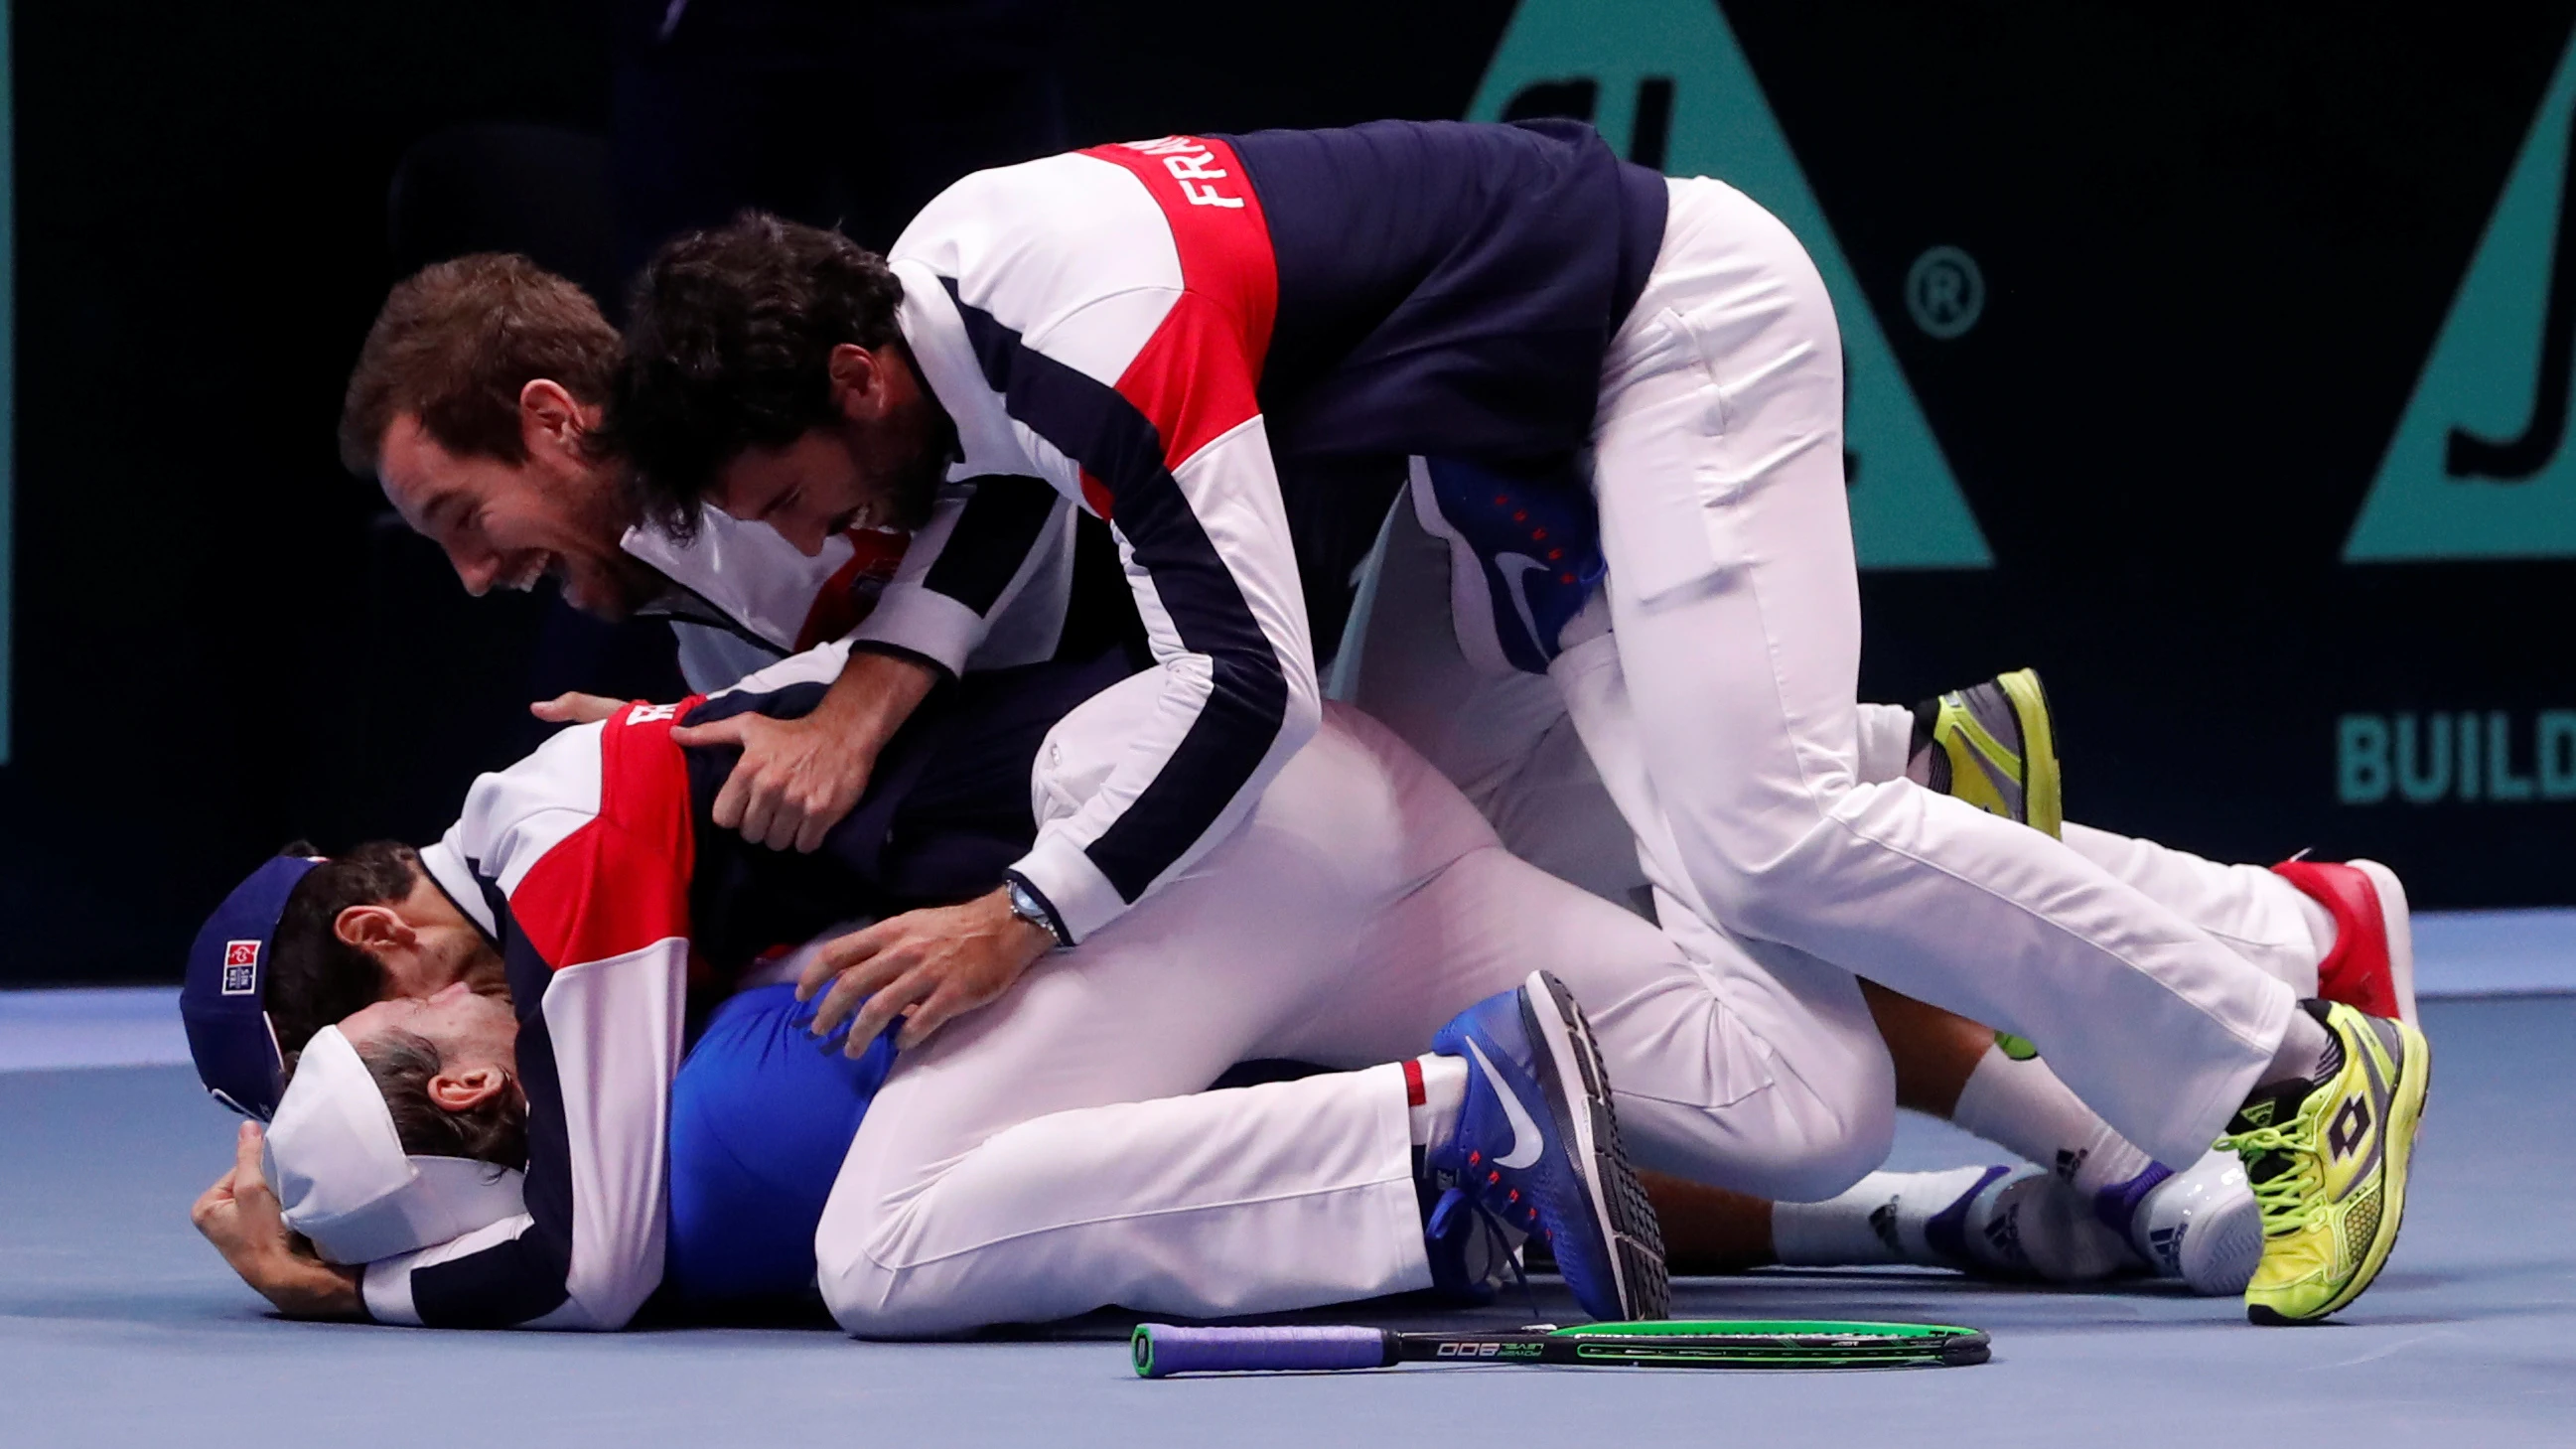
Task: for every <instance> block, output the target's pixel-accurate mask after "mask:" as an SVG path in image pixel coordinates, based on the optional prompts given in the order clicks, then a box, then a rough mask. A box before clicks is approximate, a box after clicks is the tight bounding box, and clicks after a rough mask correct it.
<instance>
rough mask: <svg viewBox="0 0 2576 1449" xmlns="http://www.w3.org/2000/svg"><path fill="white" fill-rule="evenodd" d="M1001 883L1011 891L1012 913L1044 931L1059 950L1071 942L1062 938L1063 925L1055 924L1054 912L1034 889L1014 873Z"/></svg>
mask: <svg viewBox="0 0 2576 1449" xmlns="http://www.w3.org/2000/svg"><path fill="white" fill-rule="evenodd" d="M1002 884H1003V886H1004V887H1005V888H1006V889H1008V890H1009V891H1010V893H1011V914H1012V915H1014V916H1017V917H1018V918H1020V919H1021V920H1023V921H1026V922H1028V923H1029V924H1030V925H1032V926H1035V927H1037V928H1038V929H1039V930H1041V931H1044V932H1046V933H1047V939H1048V940H1050V941H1053V942H1055V944H1056V949H1057V950H1059V951H1060V950H1063V949H1064V948H1065V947H1067V946H1070V945H1072V944H1073V943H1072V942H1071V941H1068V940H1066V939H1065V938H1064V927H1062V926H1059V925H1057V924H1056V919H1055V912H1053V911H1051V910H1048V909H1047V903H1046V902H1045V901H1043V900H1040V899H1038V893H1037V892H1036V891H1033V890H1030V889H1029V888H1028V886H1027V885H1026V884H1024V883H1022V881H1021V880H1020V878H1019V877H1018V876H1015V875H1014V876H1005V877H1003V880H1002Z"/></svg>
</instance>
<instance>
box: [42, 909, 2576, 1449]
mask: <svg viewBox="0 0 2576 1449" xmlns="http://www.w3.org/2000/svg"><path fill="white" fill-rule="evenodd" d="M2562 959H2563V958H2562ZM55 1010H56V1011H57V1014H58V1015H59V1014H62V1013H63V1012H65V1011H67V1010H68V1008H67V1007H64V1006H63V1005H62V1004H61V1003H60V1002H57V1003H56V1007H55ZM31 1013H32V1014H33V1015H38V1016H41V1015H42V1012H41V1011H34V1009H33V1008H30V1007H28V1006H27V1004H26V1001H25V998H19V999H18V1000H17V1002H15V1003H14V1004H12V1005H10V1006H9V1007H8V1009H6V1010H0V1023H5V1024H0V1044H5V1043H6V1042H7V1041H8V1040H9V1039H10V1038H11V1036H12V1034H13V1033H14V1034H15V1036H16V1038H17V1039H18V1040H19V1044H20V1045H21V1046H23V1045H24V1042H25V1040H27V1039H30V1038H31V1037H34V1036H42V1035H43V1034H44V1033H43V1032H41V1031H39V1030H37V1029H36V1028H34V1027H30V1026H28V1018H29V1016H30V1015H31ZM56 1024H57V1025H59V1023H56ZM2425 1025H2426V1028H2427V1030H2428V1031H2429V1032H2430V1034H2431V1037H2432V1041H2433V1047H2434V1054H2435V1055H2434V1062H2435V1076H2434V1094H2433V1099H2432V1106H2431V1109H2430V1116H2429V1120H2428V1127H2427V1135H2426V1137H2425V1139H2424V1141H2423V1144H2422V1147H2421V1149H2420V1152H2419V1155H2418V1157H2417V1169H2416V1170H2417V1178H2416V1182H2417V1187H2416V1190H2415V1194H2414V1197H2413V1199H2412V1205H2411V1207H2410V1210H2409V1213H2408V1217H2407V1222H2406V1231H2405V1236H2404V1239H2403V1240H2402V1242H2401V1243H2400V1245H2399V1247H2398V1249H2397V1255H2396V1257H2395V1259H2394V1261H2393V1262H2392V1264H2391V1265H2390V1267H2389V1269H2388V1271H2387V1272H2386V1274H2385V1275H2384V1276H2383V1277H2382V1278H2381V1279H2380V1282H2379V1285H2378V1286H2377V1287H2376V1288H2374V1289H2373V1290H2372V1291H2371V1293H2370V1294H2369V1296H2368V1297H2366V1298H2364V1299H2363V1300H2362V1301H2361V1302H2360V1303H2359V1304H2358V1305H2356V1306H2355V1307H2354V1309H2353V1310H2351V1312H2350V1313H2349V1314H2348V1315H2347V1319H2348V1321H2347V1322H2344V1323H2341V1324H2338V1325H2334V1326H2329V1327H2323V1328H2312V1329H2301V1330H2291V1329H2272V1330H2261V1329H2255V1328H2251V1327H2248V1326H2247V1325H2246V1324H2245V1323H2244V1322H2243V1319H2242V1317H2241V1311H2240V1310H2239V1308H2238V1307H2237V1305H2236V1304H2235V1303H2234V1302H2233V1301H2232V1300H2227V1301H2211V1300H2200V1299H2192V1298H2188V1297H2184V1296H2180V1295H2178V1294H2175V1293H2172V1292H2169V1291H2165V1290H2162V1289H2157V1288H2130V1289H2124V1290H2121V1291H2105V1292H2072V1291H2040V1292H2034V1291H2027V1290H2020V1289H2006V1288H2000V1287H1994V1286H1989V1285H1980V1284H1976V1283H1971V1282H1969V1281H1967V1280H1965V1279H1960V1278H1956V1277H1952V1276H1949V1275H1945V1274H1936V1273H1928V1272H1910V1271H1902V1272H1868V1273H1861V1272H1786V1271H1778V1270H1774V1271H1769V1272H1764V1273H1758V1274H1753V1275H1750V1276H1747V1277H1742V1278H1732V1279H1695V1280H1687V1281H1685V1282H1683V1283H1682V1284H1680V1285H1677V1286H1678V1289H1679V1291H1678V1292H1677V1294H1676V1300H1677V1301H1676V1304H1675V1311H1676V1312H1677V1313H1681V1314H1689V1315H1696V1316H1704V1317H1807V1318H1898V1319H1914V1320H1923V1321H1934V1322H1954V1323H1965V1324H1969V1325H1972V1326H1975V1327H1979V1328H1983V1329H1986V1330H1988V1331H1989V1332H1991V1333H1992V1334H1993V1335H1994V1339H1995V1349H1996V1358H1995V1362H1994V1363H1992V1364H1990V1365H1987V1366H1985V1367H1982V1368H1973V1369H1955V1370H1912V1371H1895V1372H1877V1373H1851V1374H1835V1375H1812V1374H1809V1375H1800V1374H1790V1373H1764V1374H1751V1373H1689V1372H1681V1371H1653V1370H1553V1369H1515V1368H1486V1369H1437V1368H1432V1369H1407V1370H1400V1371H1391V1372H1380V1373H1372V1374H1359V1375H1329V1376H1328V1375H1301V1376H1290V1377H1281V1378H1270V1379H1233V1380H1182V1381H1172V1382H1158V1383H1146V1382H1141V1381H1138V1380H1136V1379H1135V1378H1133V1377H1132V1376H1131V1375H1130V1374H1129V1372H1128V1369H1127V1366H1126V1356H1125V1350H1124V1344H1123V1340H1124V1334H1125V1327H1126V1323H1127V1320H1126V1319H1123V1318H1115V1317H1111V1316H1107V1315H1103V1316H1099V1317H1095V1318H1093V1319H1088V1320H1083V1321H1080V1322H1077V1323H1074V1324H1069V1325H1059V1326H1056V1327H1054V1328H1052V1329H1049V1330H1046V1331H1044V1333H1043V1334H1042V1335H1032V1336H1029V1337H1024V1338H1021V1339H1017V1340H1012V1341H984V1342H974V1343H959V1344H903V1345H881V1344H859V1343H853V1342H850V1341H847V1340H845V1339H843V1338H841V1337H839V1336H838V1335H837V1334H835V1333H833V1332H831V1331H829V1329H828V1328H825V1329H817V1330H804V1329H795V1328H761V1329H745V1328H732V1329H692V1330H686V1331H665V1332H648V1333H633V1334H626V1335H620V1336H612V1337H572V1336H563V1335H543V1334H471V1333H436V1332H422V1331H409V1330H401V1329H386V1328H374V1327H366V1326H357V1325H323V1324H296V1323H287V1322H283V1321H280V1320H278V1319H275V1318H273V1317H271V1316H269V1314H268V1313H267V1312H266V1308H265V1305H264V1304H263V1303H261V1302H260V1300H259V1299H258V1298H256V1297H255V1296H254V1295H253V1294H252V1293H251V1292H250V1291H249V1290H248V1289H246V1288H244V1287H242V1286H241V1285H240V1284H239V1283H238V1282H236V1281H235V1280H234V1279H233V1278H232V1276H231V1275H230V1273H229V1272H228V1270H226V1269H225V1268H224V1266H223V1264H222V1263H221V1261H219V1260H218V1259H217V1258H216V1257H215V1255H214V1253H213V1252H212V1250H210V1249H208V1248H207V1247H206V1246H205V1245H204V1244H203V1243H202V1242H200V1241H199V1240H198V1238H197V1237H196V1235H195V1233H194V1232H193V1230H191V1229H190V1228H189V1226H188V1223H187V1215H186V1210H187V1205H188V1203H189V1202H190V1201H191V1200H192V1199H193V1198H194V1197H195V1195H196V1194H197V1193H198V1192H199V1191H200V1190H201V1189H202V1188H203V1187H204V1186H205V1185H206V1184H207V1183H208V1182H211V1181H212V1180H213V1179H214V1178H215V1177H216V1175H217V1174H218V1173H219V1172H220V1171H221V1170H222V1169H223V1168H224V1166H225V1165H226V1163H227V1161H228V1160H229V1155H230V1142H231V1119H230V1118H229V1117H228V1116H227V1115H226V1114H225V1113H223V1112H222V1111H221V1110H220V1109H218V1108H216V1107H214V1106H213V1105H212V1104H210V1103H208V1102H207V1101H206V1100H205V1099H204V1097H203V1096H202V1094H201V1093H199V1091H198V1090H197V1088H196V1085H195V1082H194V1079H193V1078H192V1076H191V1075H190V1073H189V1072H188V1071H187V1070H186V1069H185V1068H183V1067H179V1068H174V1067H168V1066H148V1067H133V1066H126V1067H97V1068H90V1069H81V1070H64V1069H22V1070H17V1071H10V1072H5V1073H0V1444H8V1445H21V1444H23V1445H87V1444H114V1445H127V1444H150V1445H156V1446H163V1445H167V1446H188V1449H201V1446H219V1445H237V1444H238V1445H260V1446H277V1445H281V1444H283V1445H305V1444H313V1445H342V1444H348V1445H358V1444H363V1445H367V1446H370V1449H376V1446H383V1449H394V1446H405V1445H415V1444H417V1445H433V1444H434V1445H440V1446H449V1449H452V1446H456V1445H460V1444H465V1445H471V1444H473V1443H476V1442H479V1441H481V1440H483V1439H486V1438H488V1439H489V1440H490V1441H491V1442H495V1443H506V1444H528V1443H539V1444H615V1445H631V1446H643V1445H661V1444H672V1445H690V1446H710V1445H724V1444H764V1445H787V1444H804V1443H816V1444H820V1443H830V1444H836V1445H837V1444H863V1445H888V1444H903V1445H940V1446H947V1445H976V1444H1045V1445H1049V1446H1076V1445H1091V1444H1101V1445H1118V1446H1123V1449H1133V1446H1137V1445H1151V1444H1189V1445H1272V1444H1276V1445H1294V1446H1299V1449H1311V1446H1314V1445H1317V1444H1361V1443H1368V1444H1382V1443H1390V1442H1406V1441H1414V1440H1420V1441H1426V1442H1427V1441H1433V1440H1443V1441H1447V1440H1455V1441H1458V1442H1475V1443H1502V1444H1514V1445H1541V1444H1565V1445H1585V1446H1589V1445H1596V1444H1598V1445H1611V1444H1647V1443H1653V1444H1685V1443H1687V1444H1712V1445H1730V1446H1742V1449H1773V1446H1794V1445H1821V1446H1832V1449H1851V1446H1853V1445H1856V1444H1869V1443H1880V1442H1884V1443H1893V1444H1903V1445H1907V1446H1916V1445H1936V1444H1977V1445H2000V1444H2060V1445H2065V1444H2085V1443H2095V1442H2115V1443H2128V1442H2140V1443H2148V1444H2159V1443H2173V1444H2176V1445H2179V1446H2182V1449H2200V1446H2202V1445H2211V1446H2215V1445H2218V1444H2224V1443H2230V1442H2235V1443H2253V1442H2256V1441H2260V1442H2263V1443H2265V1444H2267V1445H2272V1446H2284V1445H2298V1444H2308V1443H2315V1444H2329V1443H2341V1444H2439V1445H2442V1446H2444V1449H2453V1446H2459V1449H2467V1446H2484V1445H2513V1444H2562V1445H2563V1444H2569V1443H2576V1215H2571V1213H2570V1210H2569V1205H2570V1203H2571V1201H2576V1169H2571V1167H2570V1158H2569V1154H2570V1149H2571V1147H2576V1105H2571V1103H2576V1054H2571V1052H2570V1050H2569V1046H2570V1043H2571V1042H2576V997H2570V996H2527V997H2493V998H2488V999H2451V1000H2439V1001H2434V1002H2430V1003H2428V1004H2427V1005H2426V1008H2425ZM56 1035H59V1033H56ZM112 1038H113V1032H110V1033H109V1034H108V1035H107V1036H103V1037H102V1038H101V1040H102V1041H108V1040H111V1039H112ZM22 1059H24V1058H22ZM1991 1152H1992V1149H1985V1148H1981V1147H1978V1146H1977V1145H1975V1144H1973V1143H1971V1142H1970V1141H1968V1140H1967V1139H1965V1138H1963V1137H1960V1136H1959V1135H1957V1134H1955V1133H1953V1132H1951V1131H1950V1129H1948V1128H1946V1127H1938V1126H1934V1125H1931V1124H1925V1123H1922V1122H1909V1123H1908V1124H1907V1125H1906V1128H1905V1132H1904V1135H1903V1136H1902V1137H1901V1139H1900V1141H1899V1146H1898V1163H1897V1165H1899V1166H1918V1167H1919V1166H1933V1165H1947V1164H1952V1163H1956V1162H1960V1161H1966V1160H1983V1159H1985V1158H1987V1157H1988V1156H1990V1155H1991ZM1536 1291H1537V1293H1538V1295H1539V1309H1540V1312H1541V1314H1542V1316H1548V1317H1554V1316H1558V1315H1564V1316H1567V1317H1571V1316H1572V1309H1571V1305H1570V1302H1569V1301H1568V1300H1567V1299H1566V1298H1565V1297H1564V1295H1563V1293H1562V1292H1561V1291H1560V1290H1558V1289H1557V1288H1556V1287H1555V1285H1554V1284H1553V1283H1549V1282H1541V1283H1539V1284H1538V1285H1536ZM1528 1316H1529V1314H1528V1310H1527V1309H1526V1308H1525V1307H1519V1306H1514V1307H1509V1308H1504V1309H1498V1310H1493V1311H1490V1312H1486V1313H1483V1314H1478V1315H1465V1314H1442V1313H1439V1312H1436V1311H1431V1310H1426V1309H1424V1308H1421V1307H1419V1306H1417V1305H1408V1304H1404V1303H1382V1304H1372V1305H1366V1306H1364V1307H1362V1308H1360V1309H1356V1310H1337V1311H1334V1312H1331V1313H1328V1314H1321V1315H1315V1316H1314V1317H1315V1321H1365V1322H1373V1323H1382V1324H1387V1325H1390V1326H1398V1327H1438V1326H1448V1325H1454V1326H1467V1325H1469V1324H1480V1325H1495V1324H1504V1323H1518V1322H1522V1321H1525V1320H1526V1319H1527V1318H1528Z"/></svg>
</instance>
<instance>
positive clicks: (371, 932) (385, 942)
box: [331, 904, 420, 959]
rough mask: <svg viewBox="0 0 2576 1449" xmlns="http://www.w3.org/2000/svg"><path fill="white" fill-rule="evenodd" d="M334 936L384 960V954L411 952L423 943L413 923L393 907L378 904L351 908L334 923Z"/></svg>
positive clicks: (332, 925) (338, 916)
mask: <svg viewBox="0 0 2576 1449" xmlns="http://www.w3.org/2000/svg"><path fill="white" fill-rule="evenodd" d="M331 934H332V935H334V936H337V937H339V938H340V940H341V941H342V942H343V943H344V944H346V945H351V946H355V947H357V948H358V949H359V950H361V951H364V952H366V953H367V954H368V955H370V956H374V957H377V958H379V959H381V958H382V957H383V956H384V955H385V953H387V952H389V951H396V950H409V949H411V948H412V947H414V946H417V945H419V944H420V933H419V932H418V931H415V930H413V929H412V925H411V922H409V921H406V920H404V919H403V918H402V913H401V912H400V911H397V910H395V909H394V908H393V907H392V906H389V905H383V904H377V905H367V906H351V907H349V908H348V909H346V910H343V911H342V912H340V914H339V915H337V916H335V917H333V918H332V920H331Z"/></svg>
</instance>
